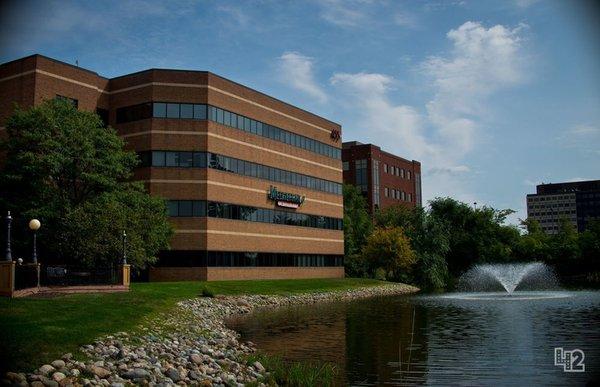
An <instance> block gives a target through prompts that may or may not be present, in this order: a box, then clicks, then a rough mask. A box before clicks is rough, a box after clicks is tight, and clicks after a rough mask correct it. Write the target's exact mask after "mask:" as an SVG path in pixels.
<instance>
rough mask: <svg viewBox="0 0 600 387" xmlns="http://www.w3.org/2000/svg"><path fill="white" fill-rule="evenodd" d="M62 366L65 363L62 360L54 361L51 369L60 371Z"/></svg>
mask: <svg viewBox="0 0 600 387" xmlns="http://www.w3.org/2000/svg"><path fill="white" fill-rule="evenodd" d="M64 366H65V362H64V361H63V360H54V361H53V362H52V367H54V368H58V369H60V368H63V367H64Z"/></svg>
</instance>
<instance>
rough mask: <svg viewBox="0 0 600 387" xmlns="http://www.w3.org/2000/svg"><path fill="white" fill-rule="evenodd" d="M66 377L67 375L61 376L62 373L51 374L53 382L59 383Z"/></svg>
mask: <svg viewBox="0 0 600 387" xmlns="http://www.w3.org/2000/svg"><path fill="white" fill-rule="evenodd" d="M66 377H67V375H65V374H63V373H62V372H55V373H53V374H52V380H54V381H55V382H60V381H61V380H63V379H64V378H66Z"/></svg>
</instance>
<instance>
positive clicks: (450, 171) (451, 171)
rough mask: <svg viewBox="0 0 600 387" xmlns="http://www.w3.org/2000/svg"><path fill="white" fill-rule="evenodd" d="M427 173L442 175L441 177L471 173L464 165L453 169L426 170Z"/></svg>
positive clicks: (436, 168)
mask: <svg viewBox="0 0 600 387" xmlns="http://www.w3.org/2000/svg"><path fill="white" fill-rule="evenodd" d="M428 172H429V173H430V174H432V175H438V174H443V175H458V174H461V173H467V172H471V168H469V167H468V166H466V165H456V166H453V167H435V168H430V169H429V170H428Z"/></svg>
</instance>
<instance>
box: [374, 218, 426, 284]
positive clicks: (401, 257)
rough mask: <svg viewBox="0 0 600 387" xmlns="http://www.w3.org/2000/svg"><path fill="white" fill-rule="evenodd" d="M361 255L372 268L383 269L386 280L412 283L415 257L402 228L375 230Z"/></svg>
mask: <svg viewBox="0 0 600 387" xmlns="http://www.w3.org/2000/svg"><path fill="white" fill-rule="evenodd" d="M363 255H364V257H365V259H366V260H367V261H368V262H370V266H371V267H372V268H374V269H375V270H377V269H383V270H384V272H385V273H386V277H387V278H389V279H394V280H399V281H404V282H412V278H413V277H412V270H413V267H414V265H415V263H416V260H417V257H416V254H415V252H414V251H413V249H412V247H411V245H410V240H409V239H408V237H407V236H406V234H405V233H404V231H403V230H402V228H400V227H390V228H380V227H378V228H375V230H374V231H373V233H372V234H371V235H370V236H369V237H368V238H367V243H366V245H365V247H364V248H363Z"/></svg>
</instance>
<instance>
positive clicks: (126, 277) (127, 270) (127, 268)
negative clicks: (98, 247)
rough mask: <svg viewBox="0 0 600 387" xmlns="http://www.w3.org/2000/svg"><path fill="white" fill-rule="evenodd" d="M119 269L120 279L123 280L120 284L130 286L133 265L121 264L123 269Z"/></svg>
mask: <svg viewBox="0 0 600 387" xmlns="http://www.w3.org/2000/svg"><path fill="white" fill-rule="evenodd" d="M119 271H120V278H119V281H120V282H121V283H120V285H123V286H127V287H129V283H130V282H131V265H127V264H125V265H121V270H119Z"/></svg>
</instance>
